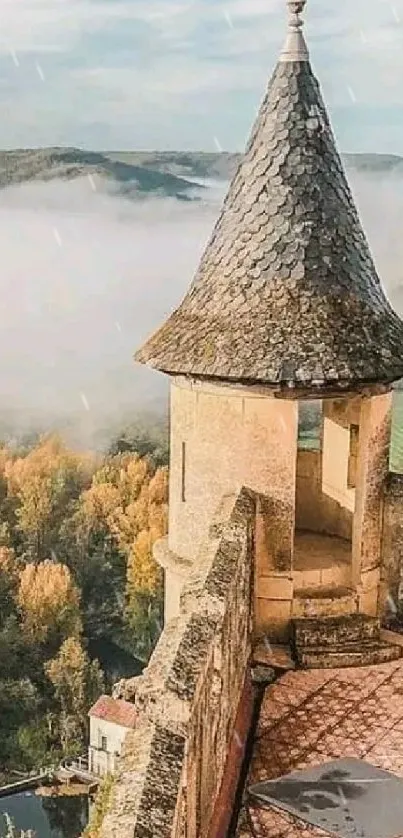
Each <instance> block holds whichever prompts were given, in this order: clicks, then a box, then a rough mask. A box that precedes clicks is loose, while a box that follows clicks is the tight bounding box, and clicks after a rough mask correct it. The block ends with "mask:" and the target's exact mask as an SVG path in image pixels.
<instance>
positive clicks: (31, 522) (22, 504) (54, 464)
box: [5, 436, 93, 561]
mask: <svg viewBox="0 0 403 838" xmlns="http://www.w3.org/2000/svg"><path fill="white" fill-rule="evenodd" d="M92 469H93V463H92V460H91V458H89V457H83V456H79V455H78V454H75V453H73V452H71V451H68V450H67V449H66V448H65V446H64V445H63V443H62V442H61V440H60V439H59V438H58V437H57V436H50V437H45V438H43V439H42V440H41V442H40V444H39V445H38V446H37V447H35V448H33V449H32V450H31V451H30V452H29V453H28V454H27V455H26V456H24V457H17V458H16V459H14V460H13V459H11V460H9V461H8V462H7V463H6V466H5V474H6V477H7V481H8V493H9V496H10V497H13V498H14V500H15V501H16V503H17V508H16V512H15V514H16V519H17V527H16V528H17V530H18V531H19V533H20V535H21V538H22V542H23V544H22V546H23V552H24V553H25V555H26V557H27V558H28V560H31V561H41V560H43V559H47V558H48V557H49V556H50V555H51V553H52V551H53V552H55V550H57V546H58V535H59V529H60V526H61V524H62V522H63V520H64V519H65V517H66V515H67V516H68V515H69V514H71V510H72V506H73V505H74V504H75V502H76V501H77V499H78V497H79V495H80V493H81V491H82V490H83V488H84V487H85V486H87V485H88V484H89V482H90V480H91V475H92Z"/></svg>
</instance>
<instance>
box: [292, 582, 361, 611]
mask: <svg viewBox="0 0 403 838" xmlns="http://www.w3.org/2000/svg"><path fill="white" fill-rule="evenodd" d="M356 611H357V602H356V595H355V593H354V592H353V591H352V590H350V589H349V588H300V589H297V590H295V591H294V599H293V603H292V615H291V616H292V617H293V618H295V617H338V616H340V615H347V614H354V613H355V612H356Z"/></svg>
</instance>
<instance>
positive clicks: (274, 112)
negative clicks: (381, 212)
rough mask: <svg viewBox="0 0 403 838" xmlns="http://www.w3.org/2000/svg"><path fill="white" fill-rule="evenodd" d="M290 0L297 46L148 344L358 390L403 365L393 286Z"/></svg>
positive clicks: (231, 369) (221, 369) (186, 356)
mask: <svg viewBox="0 0 403 838" xmlns="http://www.w3.org/2000/svg"><path fill="white" fill-rule="evenodd" d="M304 6H305V0H300V1H299V2H291V0H289V2H288V7H289V12H290V15H289V17H290V20H289V30H288V34H287V39H286V44H285V47H284V50H283V52H282V54H281V55H280V59H279V61H278V64H277V66H276V68H275V70H274V73H273V76H272V78H271V81H270V83H269V87H268V91H267V93H266V96H265V98H264V100H263V103H262V105H261V108H260V112H259V115H258V118H257V121H256V123H255V126H254V128H253V130H252V134H251V137H250V140H249V143H248V145H247V149H246V154H245V156H244V158H243V160H242V163H241V164H240V166H239V169H238V171H237V173H236V175H235V177H234V179H233V181H232V183H231V186H230V188H229V192H228V194H227V197H226V199H225V202H224V205H223V208H222V211H221V214H220V216H219V219H218V221H217V224H216V226H215V229H214V231H213V234H212V236H211V239H210V241H209V243H208V245H207V248H206V250H205V253H204V256H203V257H202V260H201V263H200V266H199V269H198V271H197V273H196V276H195V278H194V280H193V282H192V284H191V286H190V288H189V291H188V293H187V294H186V296H185V298H184V300H183V302H182V303H181V305H180V306H179V308H178V309H176V311H174V313H173V314H172V315H171V316H170V317H169V319H168V320H167V321H166V322H165V324H164V325H163V326H162V327H161V328H160V329H159V330H158V331H157V332H156V333H155V334H154V335H152V336H151V338H150V339H149V340H148V341H147V342H146V344H145V345H144V346H143V348H142V349H141V350H140V351H139V352H137V354H136V359H137V360H138V361H140V362H143V363H146V364H148V365H150V366H152V367H154V368H156V369H159V370H161V371H164V372H166V373H170V374H182V375H187V376H191V377H195V378H207V379H213V380H221V381H225V382H239V383H249V384H260V385H273V386H276V387H280V388H281V387H287V388H295V389H306V388H310V389H312V388H313V389H314V390H318V391H321V390H325V389H329V388H330V389H331V388H333V387H334V388H336V389H337V390H348V389H352V388H357V387H359V386H363V385H365V384H371V383H375V382H378V383H389V382H392V381H394V380H397V379H398V378H401V377H402V376H403V323H402V321H401V320H400V318H399V317H398V316H397V315H396V313H395V312H394V311H393V309H392V307H391V305H390V304H389V302H388V300H387V299H386V297H385V294H384V292H383V289H382V286H381V283H380V280H379V277H378V275H377V272H376V268H375V266H374V262H373V260H372V257H371V253H370V250H369V247H368V244H367V241H366V237H365V234H364V232H363V229H362V226H361V223H360V220H359V217H358V213H357V210H356V208H355V205H354V201H353V198H352V194H351V191H350V188H349V186H348V183H347V179H346V176H345V173H344V170H343V165H342V162H341V159H340V156H339V154H338V151H337V149H336V144H335V140H334V137H333V133H332V130H331V127H330V123H329V118H328V115H327V113H326V108H325V105H324V103H323V100H322V96H321V93H320V89H319V85H318V82H317V81H316V78H315V76H314V75H313V72H312V69H311V65H310V61H309V55H308V50H307V47H306V44H305V40H304V37H303V35H302V31H301V27H302V21H301V18H300V15H301V12H302V11H303V8H304Z"/></svg>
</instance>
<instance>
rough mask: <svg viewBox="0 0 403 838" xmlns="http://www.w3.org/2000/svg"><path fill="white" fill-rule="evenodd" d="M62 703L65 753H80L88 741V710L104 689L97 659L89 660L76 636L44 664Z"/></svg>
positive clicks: (60, 723) (61, 731) (60, 719)
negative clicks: (86, 739) (86, 740)
mask: <svg viewBox="0 0 403 838" xmlns="http://www.w3.org/2000/svg"><path fill="white" fill-rule="evenodd" d="M45 671H46V674H47V677H48V678H49V680H50V681H51V683H52V685H53V688H54V693H55V699H56V701H57V703H58V705H59V714H58V729H59V737H60V742H61V745H62V750H63V753H64V754H74V753H79V752H80V750H81V748H82V746H83V743H84V741H85V735H86V732H87V723H88V718H87V715H88V710H89V708H90V706H91V705H92V704H93V703H94V701H95V700H96V699H97V698H98V697H99V695H100V694H101V693H102V691H103V676H102V671H101V669H100V666H99V663H98V661H90V659H89V657H88V655H87V653H86V651H85V650H84V649H83V646H82V644H81V642H80V640H79V639H78V638H77V637H68V638H67V639H66V640H65V641H64V643H63V644H62V646H61V648H60V651H59V653H58V655H57V656H56V657H55V658H54V659H53V660H51V661H50V662H49V663H47V664H46V666H45Z"/></svg>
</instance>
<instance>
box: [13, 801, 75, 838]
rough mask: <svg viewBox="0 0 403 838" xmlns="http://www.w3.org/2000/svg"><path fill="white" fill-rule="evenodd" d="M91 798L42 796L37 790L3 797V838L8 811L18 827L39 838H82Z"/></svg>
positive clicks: (18, 831)
mask: <svg viewBox="0 0 403 838" xmlns="http://www.w3.org/2000/svg"><path fill="white" fill-rule="evenodd" d="M88 807H89V799H88V796H87V795H80V796H76V797H61V796H60V797H40V796H38V795H36V794H35V792H23V793H22V794H14V795H12V796H10V797H3V798H0V838H6V835H7V825H6V820H5V818H4V813H7V814H8V815H9V816H10V818H11V820H12V821H13V823H14V826H15V828H16V838H17V837H18V838H19V835H20V831H21V830H29V829H30V830H32V832H33V833H34V836H35V838H78V836H79V835H81V833H82V831H83V829H84V827H85V826H86V824H87V822H88V810H89V809H88Z"/></svg>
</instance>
